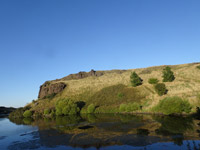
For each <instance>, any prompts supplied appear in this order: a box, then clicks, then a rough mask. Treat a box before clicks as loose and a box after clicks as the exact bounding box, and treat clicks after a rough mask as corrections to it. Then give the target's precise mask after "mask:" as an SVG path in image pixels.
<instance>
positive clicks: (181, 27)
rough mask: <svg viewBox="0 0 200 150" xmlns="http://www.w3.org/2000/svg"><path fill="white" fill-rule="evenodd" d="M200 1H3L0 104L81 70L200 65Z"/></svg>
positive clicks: (14, 102)
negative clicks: (193, 63)
mask: <svg viewBox="0 0 200 150" xmlns="http://www.w3.org/2000/svg"><path fill="white" fill-rule="evenodd" d="M199 6H200V1H199V0H191V1H189V0H17V1H16V0H1V1H0V83H1V86H0V91H1V93H0V94H1V99H0V106H1V105H3V106H14V107H19V106H24V105H25V104H27V103H28V102H31V101H32V100H33V99H36V98H37V95H38V91H39V86H40V85H41V84H43V83H44V82H45V81H46V80H53V79H57V78H61V77H64V76H66V75H68V74H70V73H76V72H79V71H90V70H91V69H95V70H110V69H131V68H140V67H148V66H155V65H164V64H166V65H167V64H169V65H171V64H183V63H192V62H199V56H200V9H199Z"/></svg>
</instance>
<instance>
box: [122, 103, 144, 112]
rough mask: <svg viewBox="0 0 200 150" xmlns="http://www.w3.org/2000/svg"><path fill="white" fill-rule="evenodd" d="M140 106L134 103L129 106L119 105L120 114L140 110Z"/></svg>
mask: <svg viewBox="0 0 200 150" xmlns="http://www.w3.org/2000/svg"><path fill="white" fill-rule="evenodd" d="M140 107H141V106H140V105H139V104H138V103H136V102H134V103H129V104H121V105H120V107H119V111H120V112H133V111H136V110H139V109H140Z"/></svg>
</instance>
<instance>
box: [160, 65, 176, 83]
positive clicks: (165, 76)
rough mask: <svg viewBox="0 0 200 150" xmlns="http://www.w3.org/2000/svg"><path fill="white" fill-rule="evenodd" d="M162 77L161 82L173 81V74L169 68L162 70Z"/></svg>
mask: <svg viewBox="0 0 200 150" xmlns="http://www.w3.org/2000/svg"><path fill="white" fill-rule="evenodd" d="M162 77H163V82H172V81H174V79H175V77H174V73H173V72H172V71H171V68H170V67H168V66H167V67H165V68H164V69H163V76H162Z"/></svg>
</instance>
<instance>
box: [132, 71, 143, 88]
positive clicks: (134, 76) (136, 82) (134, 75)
mask: <svg viewBox="0 0 200 150" xmlns="http://www.w3.org/2000/svg"><path fill="white" fill-rule="evenodd" d="M130 80H131V85H132V86H133V87H136V86H139V85H142V81H143V80H142V79H141V78H140V77H139V76H138V75H137V73H136V72H132V73H131V76H130Z"/></svg>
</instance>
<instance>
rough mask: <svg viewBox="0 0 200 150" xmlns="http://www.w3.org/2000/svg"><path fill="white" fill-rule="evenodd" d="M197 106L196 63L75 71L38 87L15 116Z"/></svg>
mask: <svg viewBox="0 0 200 150" xmlns="http://www.w3.org/2000/svg"><path fill="white" fill-rule="evenodd" d="M199 107H200V63H191V64H182V65H172V66H156V67H149V68H141V69H130V70H110V71H94V70H91V71H90V72H79V73H77V74H71V75H68V76H66V77H64V78H61V79H56V80H52V81H46V82H45V83H44V84H43V85H41V86H40V91H39V95H38V99H37V100H33V101H32V102H31V103H29V104H27V105H26V106H25V107H22V108H19V109H17V110H15V111H14V112H12V113H10V115H9V117H10V118H11V119H14V118H37V117H46V118H49V117H54V116H64V115H71V114H80V113H81V114H83V113H153V114H156V113H157V114H164V115H180V114H194V113H196V112H199Z"/></svg>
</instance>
